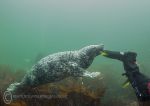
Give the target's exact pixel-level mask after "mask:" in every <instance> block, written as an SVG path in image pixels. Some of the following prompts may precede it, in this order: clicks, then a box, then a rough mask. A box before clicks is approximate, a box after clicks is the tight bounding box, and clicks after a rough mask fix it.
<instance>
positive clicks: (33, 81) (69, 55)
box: [8, 45, 103, 90]
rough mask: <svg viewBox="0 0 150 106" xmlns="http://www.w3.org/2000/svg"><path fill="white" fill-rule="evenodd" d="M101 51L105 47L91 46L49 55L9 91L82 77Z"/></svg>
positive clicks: (11, 86)
mask: <svg viewBox="0 0 150 106" xmlns="http://www.w3.org/2000/svg"><path fill="white" fill-rule="evenodd" d="M101 50H103V45H90V46H86V47H84V48H82V49H79V50H76V51H66V52H59V53H54V54H51V55H48V56H46V57H44V58H42V59H41V60H40V61H39V62H37V64H35V65H34V66H33V67H32V68H31V70H30V71H29V72H27V74H26V75H25V77H24V78H23V79H22V81H21V82H20V83H15V84H12V85H10V87H9V88H8V90H13V89H18V88H19V86H20V87H24V86H31V87H36V86H39V85H41V84H46V83H51V82H56V81H60V80H62V79H64V78H66V77H69V76H72V77H82V76H83V73H84V70H85V69H87V68H88V67H89V66H90V65H91V64H92V62H93V60H94V58H95V57H96V56H97V55H99V53H100V51H101Z"/></svg>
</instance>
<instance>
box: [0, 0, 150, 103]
mask: <svg viewBox="0 0 150 106" xmlns="http://www.w3.org/2000/svg"><path fill="white" fill-rule="evenodd" d="M149 40H150V1H149V0H1V1H0V64H8V65H10V66H11V67H14V68H16V69H18V68H21V69H29V68H30V67H31V66H32V65H33V64H34V63H35V61H36V58H37V56H38V55H42V56H46V55H48V54H51V53H55V52H59V51H66V50H75V49H80V48H81V47H84V46H86V45H91V44H100V43H103V44H104V45H105V48H106V49H110V50H121V51H128V50H133V51H136V52H137V53H138V61H139V64H140V68H141V69H142V70H143V72H144V73H147V75H149V70H150V66H149V63H150V48H149V46H150V41H149ZM90 69H92V70H93V69H94V70H99V71H101V72H103V73H104V74H106V76H107V75H109V76H108V77H110V76H111V77H112V78H108V79H110V80H112V81H111V82H110V83H111V84H110V83H109V82H107V83H108V88H109V89H108V93H107V94H106V98H107V97H109V96H108V95H111V94H113V95H114V94H116V95H123V94H126V93H127V91H123V89H121V88H120V84H121V83H122V82H123V80H124V79H125V78H123V77H122V76H121V74H122V73H123V68H122V65H121V63H119V62H117V61H114V60H110V59H106V58H104V57H101V56H98V57H97V58H96V59H95V61H94V62H93V64H92V66H91V67H90ZM110 71H113V72H110ZM118 79H120V80H118ZM116 83H117V84H118V83H119V84H118V85H117V84H116ZM115 85H117V86H115ZM112 89H114V91H112ZM116 92H117V93H116ZM118 92H119V93H118ZM122 92H124V93H122ZM117 97H119V96H117ZM106 101H107V100H106ZM108 101H110V99H108Z"/></svg>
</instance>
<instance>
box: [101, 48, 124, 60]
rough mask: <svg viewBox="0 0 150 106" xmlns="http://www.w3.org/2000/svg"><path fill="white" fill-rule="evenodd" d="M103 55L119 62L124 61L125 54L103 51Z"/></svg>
mask: <svg viewBox="0 0 150 106" xmlns="http://www.w3.org/2000/svg"><path fill="white" fill-rule="evenodd" d="M101 55H103V56H105V57H108V58H112V59H117V60H120V61H123V57H124V52H117V51H109V50H103V51H102V52H101Z"/></svg>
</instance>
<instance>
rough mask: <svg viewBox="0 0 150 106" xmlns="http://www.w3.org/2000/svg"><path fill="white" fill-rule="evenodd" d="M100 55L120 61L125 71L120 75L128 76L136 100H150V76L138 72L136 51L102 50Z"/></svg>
mask: <svg viewBox="0 0 150 106" xmlns="http://www.w3.org/2000/svg"><path fill="white" fill-rule="evenodd" d="M101 55H103V56H105V57H108V58H111V59H117V60H120V61H122V62H123V66H124V70H125V73H123V74H122V75H123V76H124V75H125V76H126V77H127V78H128V81H129V83H130V84H131V85H132V87H133V89H134V91H135V93H136V96H137V98H138V100H140V101H149V100H150V78H148V77H147V76H145V75H144V74H143V73H141V72H140V70H139V66H138V65H137V63H136V57H137V53H135V52H116V51H108V50H104V51H102V52H101Z"/></svg>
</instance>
